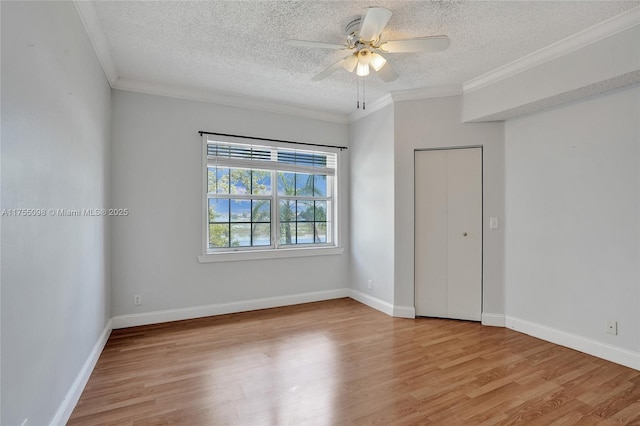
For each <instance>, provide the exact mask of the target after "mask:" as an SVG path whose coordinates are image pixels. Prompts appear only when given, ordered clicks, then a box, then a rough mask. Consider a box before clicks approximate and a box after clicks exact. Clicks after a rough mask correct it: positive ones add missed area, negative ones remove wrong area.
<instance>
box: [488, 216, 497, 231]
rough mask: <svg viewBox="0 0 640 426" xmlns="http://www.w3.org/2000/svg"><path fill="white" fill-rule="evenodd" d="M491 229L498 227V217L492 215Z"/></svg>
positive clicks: (490, 219) (490, 220)
mask: <svg viewBox="0 0 640 426" xmlns="http://www.w3.org/2000/svg"><path fill="white" fill-rule="evenodd" d="M489 229H498V218H497V217H490V218H489Z"/></svg>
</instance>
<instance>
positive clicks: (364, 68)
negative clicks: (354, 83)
mask: <svg viewBox="0 0 640 426" xmlns="http://www.w3.org/2000/svg"><path fill="white" fill-rule="evenodd" d="M356 75H358V76H359V77H365V76H367V75H369V64H363V63H360V62H358V67H357V68H356Z"/></svg>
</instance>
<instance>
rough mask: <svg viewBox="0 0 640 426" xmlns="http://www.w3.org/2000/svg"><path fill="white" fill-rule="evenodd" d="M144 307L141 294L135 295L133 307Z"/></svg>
mask: <svg viewBox="0 0 640 426" xmlns="http://www.w3.org/2000/svg"><path fill="white" fill-rule="evenodd" d="M140 305H142V296H141V295H139V294H134V295H133V306H140Z"/></svg>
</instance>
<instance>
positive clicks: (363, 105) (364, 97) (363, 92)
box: [362, 77, 367, 111]
mask: <svg viewBox="0 0 640 426" xmlns="http://www.w3.org/2000/svg"><path fill="white" fill-rule="evenodd" d="M366 96H367V95H366V92H365V89H364V77H362V110H363V111H364V110H365V109H367V107H366V105H365V100H366Z"/></svg>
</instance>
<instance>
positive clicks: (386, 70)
mask: <svg viewBox="0 0 640 426" xmlns="http://www.w3.org/2000/svg"><path fill="white" fill-rule="evenodd" d="M376 74H378V77H380V80H382V81H384V82H385V83H389V82H390V81H393V80H395V79H396V78H398V73H397V72H396V70H394V69H393V68H391V65H389V62H387V63H386V64H384V66H383V67H382V68H380V71H378V72H377V73H376Z"/></svg>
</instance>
